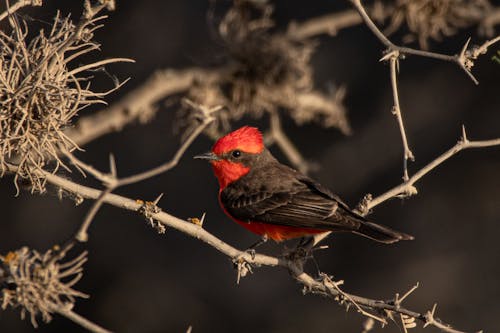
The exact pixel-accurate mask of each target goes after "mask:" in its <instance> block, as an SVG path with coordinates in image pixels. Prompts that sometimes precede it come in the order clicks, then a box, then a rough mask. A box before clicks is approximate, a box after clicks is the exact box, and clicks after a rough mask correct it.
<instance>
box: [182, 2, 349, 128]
mask: <svg viewBox="0 0 500 333" xmlns="http://www.w3.org/2000/svg"><path fill="white" fill-rule="evenodd" d="M272 11H273V8H272V6H271V5H270V4H268V3H267V2H266V1H252V0H235V1H234V2H233V6H232V7H231V8H230V9H229V10H228V11H227V12H226V14H225V15H224V17H223V19H222V20H221V22H220V24H219V29H218V30H219V31H218V32H219V36H220V39H221V40H222V43H223V45H224V46H225V49H226V52H227V56H228V57H229V62H228V66H227V69H226V70H224V71H221V73H220V75H219V76H218V77H216V78H207V79H205V78H202V79H201V80H199V81H198V82H196V83H195V84H194V85H193V87H192V88H191V89H190V91H189V98H190V99H192V100H195V101H196V102H198V103H200V104H203V105H208V106H213V105H224V106H226V107H227V108H226V109H225V110H222V111H221V112H218V113H217V115H216V118H217V119H216V121H215V122H213V123H212V125H211V126H209V127H208V128H207V132H208V134H209V135H210V136H212V137H218V136H220V134H221V133H224V132H226V131H227V130H228V129H229V128H230V126H229V124H230V123H231V122H232V121H237V120H239V119H241V117H243V116H248V115H249V116H252V117H254V118H261V117H262V116H263V115H264V114H265V113H266V112H272V111H275V110H278V109H281V110H283V111H285V112H286V113H287V114H288V115H289V116H291V117H292V118H293V119H294V120H295V121H296V122H297V123H299V124H300V123H304V122H309V121H317V122H318V123H320V124H322V125H324V126H325V127H338V128H340V129H341V130H343V131H345V132H348V124H347V120H346V118H345V109H344V108H343V107H342V106H341V101H340V99H335V98H331V99H330V98H324V99H323V100H328V102H327V103H324V104H321V103H319V104H318V99H314V98H313V100H312V103H311V99H309V100H305V96H306V95H314V94H316V95H318V94H319V93H318V92H315V91H314V90H313V89H314V85H313V69H312V66H311V64H310V61H311V56H312V54H313V52H314V50H315V46H316V44H315V43H314V42H312V41H311V40H296V39H293V38H290V37H289V36H287V35H286V34H283V33H279V32H275V31H273V30H272V28H273V25H274V22H273V20H272V19H271V14H272ZM337 103H338V104H337ZM325 104H328V105H325ZM334 104H335V105H334ZM181 120H182V123H183V125H185V124H186V123H187V124H191V123H193V122H194V121H195V117H193V114H192V113H191V112H189V110H187V109H183V110H182V111H181Z"/></svg>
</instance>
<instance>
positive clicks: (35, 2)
mask: <svg viewBox="0 0 500 333" xmlns="http://www.w3.org/2000/svg"><path fill="white" fill-rule="evenodd" d="M41 5H42V0H19V1H17V2H16V3H15V4H13V5H12V6H8V2H7V9H6V10H5V11H4V12H3V13H1V14H0V21H2V20H3V19H4V18H6V17H7V16H9V15H12V14H14V13H15V12H16V11H18V10H19V9H21V8H23V7H26V6H41Z"/></svg>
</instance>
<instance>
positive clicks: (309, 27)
mask: <svg viewBox="0 0 500 333" xmlns="http://www.w3.org/2000/svg"><path fill="white" fill-rule="evenodd" d="M361 23H363V20H362V19H361V17H360V16H359V14H358V13H357V12H356V11H355V10H346V11H343V12H340V13H337V12H336V13H331V14H327V15H324V16H319V17H315V18H312V19H309V20H307V21H304V22H300V23H299V22H291V23H290V24H289V25H288V30H287V32H286V34H287V35H288V36H289V37H290V38H292V39H296V40H302V39H307V38H310V37H313V36H317V35H321V34H328V35H336V34H337V33H338V31H339V30H342V29H345V28H349V27H352V26H355V25H358V24H361Z"/></svg>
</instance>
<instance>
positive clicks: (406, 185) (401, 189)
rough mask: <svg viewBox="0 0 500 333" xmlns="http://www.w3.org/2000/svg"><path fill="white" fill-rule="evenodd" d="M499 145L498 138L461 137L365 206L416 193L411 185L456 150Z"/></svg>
mask: <svg viewBox="0 0 500 333" xmlns="http://www.w3.org/2000/svg"><path fill="white" fill-rule="evenodd" d="M498 145H500V138H499V139H493V140H483V141H469V140H468V139H467V138H462V139H461V140H459V141H458V142H457V144H456V145H454V146H453V147H451V148H450V149H449V150H447V151H446V152H444V153H443V154H441V155H440V156H439V157H437V158H436V159H435V160H433V161H432V162H430V163H429V164H427V165H426V166H425V167H423V168H422V169H420V170H419V171H417V172H416V173H415V174H414V175H413V176H411V177H410V178H409V179H408V181H406V182H403V183H402V184H400V185H398V186H396V187H394V188H392V189H390V190H389V191H387V192H385V193H383V194H381V195H379V196H378V197H375V198H373V200H371V201H370V202H369V203H368V204H367V205H366V208H367V209H368V210H370V209H372V208H373V207H375V206H378V205H379V204H381V203H382V202H384V201H386V200H388V199H391V198H394V197H396V196H398V195H400V194H403V195H405V196H408V195H413V194H416V193H417V190H416V188H415V187H414V186H413V185H414V184H415V183H416V182H417V181H418V180H420V178H422V177H423V176H425V175H426V174H428V173H429V172H430V171H432V170H434V169H435V168H436V167H437V166H439V165H440V164H441V163H443V162H445V161H446V160H448V159H449V158H450V157H452V156H453V155H455V154H457V153H458V152H460V151H462V150H465V149H469V148H483V147H493V146H498Z"/></svg>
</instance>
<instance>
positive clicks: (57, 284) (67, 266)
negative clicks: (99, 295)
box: [0, 247, 88, 327]
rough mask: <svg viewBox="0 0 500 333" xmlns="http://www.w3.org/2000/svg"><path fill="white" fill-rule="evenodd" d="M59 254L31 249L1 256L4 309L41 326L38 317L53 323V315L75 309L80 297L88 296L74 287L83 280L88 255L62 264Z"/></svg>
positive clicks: (81, 255) (1, 284)
mask: <svg viewBox="0 0 500 333" xmlns="http://www.w3.org/2000/svg"><path fill="white" fill-rule="evenodd" d="M61 260H62V258H60V257H59V253H57V252H56V253H55V252H54V251H52V250H49V251H47V252H45V253H39V252H37V251H35V250H30V249H28V248H27V247H22V248H21V249H19V250H17V251H14V252H9V253H8V254H7V255H5V256H0V302H1V306H2V309H4V310H5V309H6V308H7V307H8V306H11V307H13V308H20V309H21V318H22V319H24V318H25V317H26V315H27V314H28V315H29V316H30V319H31V323H32V325H33V326H34V327H37V326H38V324H37V316H39V315H41V316H42V320H43V321H44V322H47V323H48V322H50V321H51V320H52V314H53V313H54V312H57V311H58V310H62V309H71V308H72V307H73V305H74V303H75V298H76V297H81V298H88V295H86V294H84V293H81V292H79V291H76V290H74V289H73V286H74V285H75V284H76V283H77V282H78V281H79V280H80V278H81V277H82V271H83V268H82V266H83V264H84V263H85V262H86V261H87V252H83V253H81V254H80V255H79V256H77V257H76V258H74V259H72V260H70V261H68V262H64V263H62V262H61Z"/></svg>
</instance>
